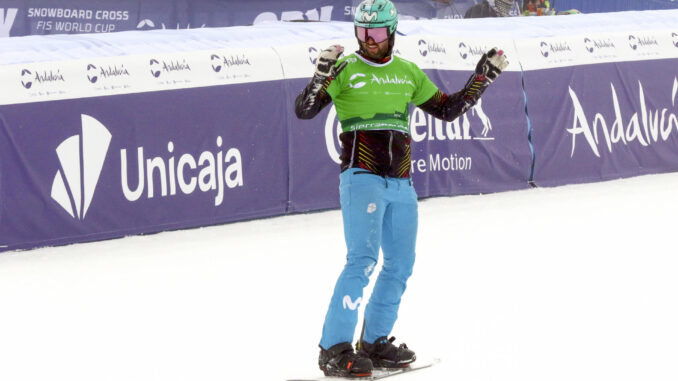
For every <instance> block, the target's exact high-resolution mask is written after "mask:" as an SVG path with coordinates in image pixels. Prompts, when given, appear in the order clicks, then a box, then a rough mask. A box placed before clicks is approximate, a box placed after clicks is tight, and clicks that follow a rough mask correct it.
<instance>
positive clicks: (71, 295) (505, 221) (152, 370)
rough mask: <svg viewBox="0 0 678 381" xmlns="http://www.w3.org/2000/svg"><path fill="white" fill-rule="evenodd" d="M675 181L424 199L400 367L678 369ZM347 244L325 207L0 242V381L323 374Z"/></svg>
mask: <svg viewBox="0 0 678 381" xmlns="http://www.w3.org/2000/svg"><path fill="white" fill-rule="evenodd" d="M676 189H678V174H675V173H673V174H663V175H652V176H643V177H637V178H632V179H626V180H617V181H612V182H606V183H600V184H587V185H572V186H566V187H560V188H550V189H533V190H526V191H518V192H507V193H499V194H491V195H482V196H463V197H453V198H435V199H428V200H423V201H422V202H421V203H420V230H419V239H418V257H417V263H416V265H415V269H414V275H413V276H412V278H411V279H410V283H409V289H408V290H407V292H406V293H405V296H404V297H403V302H402V306H401V310H400V319H399V320H398V322H397V323H396V327H395V329H394V332H393V335H395V336H396V337H397V338H398V341H401V340H403V341H406V342H407V343H408V345H409V346H410V347H411V348H413V349H414V350H416V351H417V353H418V355H419V358H420V359H426V358H433V357H440V358H441V359H442V363H441V364H439V365H437V366H435V367H434V368H431V369H428V370H422V371H420V372H417V373H412V374H408V375H403V376H397V379H398V380H401V381H408V380H459V381H462V380H463V381H472V380H503V381H513V380H515V381H532V380H534V381H544V380H548V381H551V380H553V381H555V380H563V381H565V380H567V381H574V380H577V381H580V380H596V381H600V380H615V381H618V380H652V381H661V380H672V381H675V380H677V379H678V324H677V322H678V298H677V296H676V292H677V291H678V256H677V255H676V253H677V252H678V250H676V223H675V216H676V215H678V202H677V201H676ZM344 255H345V252H344V243H343V233H342V230H341V216H340V213H339V212H338V211H328V212H322V213H312V214H303V215H293V216H284V217H278V218H271V219H265V220H257V221H249V222H242V223H234V224H228V225H222V226H214V227H208V228H201V229H192V230H184V231H176V232H168V233H161V234H156V235H149V236H138V237H128V238H124V239H117V240H110V241H104V242H97V243H89V244H78V245H71V246H62V247H56V248H44V249H39V250H33V251H25V252H10V253H4V254H0V380H12V381H14V380H41V381H42V380H45V381H47V380H69V381H76V380H87V381H91V380H121V381H123V380H124V381H127V380H143V381H149V380H162V381H169V380H196V381H197V380H285V379H288V378H306V377H312V376H314V375H318V374H319V371H318V370H317V368H316V358H317V354H318V348H317V342H318V340H319V335H320V331H321V327H322V322H323V317H324V315H325V311H326V308H327V304H328V302H329V297H330V293H331V291H332V288H333V286H334V282H335V280H336V277H337V275H338V274H339V272H340V270H341V267H342V266H343V262H344ZM378 270H379V269H377V271H375V274H374V276H376V274H377V273H378ZM373 280H374V278H373ZM370 290H371V289H368V290H367V292H368V293H369V291H370Z"/></svg>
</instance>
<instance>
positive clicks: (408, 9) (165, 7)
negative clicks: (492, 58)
mask: <svg viewBox="0 0 678 381" xmlns="http://www.w3.org/2000/svg"><path fill="white" fill-rule="evenodd" d="M359 3H360V1H358V0H322V1H317V0H282V1H272V0H257V1H249V0H228V1H211V0H119V1H112V0H66V1H59V2H58V4H57V3H55V2H54V1H52V0H0V37H10V36H11V37H15V36H28V35H44V34H65V33H67V34H72V33H106V32H121V31H125V30H153V29H193V28H210V27H224V26H234V25H252V24H258V23H262V22H267V21H311V22H313V21H332V20H333V21H352V20H353V14H354V13H355V7H356V6H357V5H358V4H359ZM474 4H475V1H474V0H457V1H452V2H449V3H447V2H437V1H428V0H398V1H396V5H397V7H398V12H399V14H400V18H401V20H414V19H433V18H441V19H449V18H463V16H464V13H465V12H466V10H467V9H468V8H469V7H470V6H472V5H474Z"/></svg>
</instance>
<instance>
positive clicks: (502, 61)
mask: <svg viewBox="0 0 678 381" xmlns="http://www.w3.org/2000/svg"><path fill="white" fill-rule="evenodd" d="M508 64H509V62H508V61H507V60H506V56H505V55H504V51H503V50H499V49H498V48H492V49H490V51H489V52H487V53H485V54H483V56H482V57H480V61H478V65H476V74H478V75H482V76H485V77H486V78H487V80H488V81H489V82H490V83H492V82H494V80H495V79H497V77H498V76H499V74H501V72H502V71H504V69H506V67H507V66H508Z"/></svg>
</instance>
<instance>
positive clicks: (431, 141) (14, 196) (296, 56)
mask: <svg viewBox="0 0 678 381" xmlns="http://www.w3.org/2000/svg"><path fill="white" fill-rule="evenodd" d="M677 17H678V11H653V12H627V13H618V14H598V15H578V16H563V17H541V18H538V17H535V18H510V19H478V20H432V21H407V20H404V21H401V23H400V25H399V32H400V35H399V36H398V37H397V39H396V41H397V42H396V51H395V54H397V55H400V56H402V57H404V58H406V59H408V60H411V61H413V62H415V63H416V64H417V65H419V66H420V67H421V68H422V69H424V71H425V72H426V73H427V74H428V75H429V77H430V78H431V79H432V80H433V81H434V82H435V83H436V84H437V85H438V86H439V87H440V89H441V90H443V91H446V92H448V93H449V92H455V91H457V90H459V89H460V88H461V87H463V85H464V84H465V82H466V80H467V78H468V77H469V75H470V73H471V71H472V70H473V69H474V67H475V64H476V62H477V61H478V58H479V57H480V55H481V54H482V53H483V52H485V51H487V50H488V49H490V48H491V47H493V46H498V47H501V48H502V49H504V51H505V52H506V54H507V56H508V58H509V61H510V62H511V64H510V66H509V68H508V70H507V71H506V72H505V73H504V74H502V76H501V77H500V78H499V79H498V80H497V81H496V82H495V83H494V84H492V86H491V87H490V88H489V89H488V90H487V91H486V93H485V94H484V95H483V98H482V101H481V102H479V103H478V104H477V105H476V106H475V107H474V108H473V109H471V110H469V111H468V112H467V113H466V114H465V115H464V116H462V117H460V118H459V119H457V120H456V121H454V122H442V121H440V120H436V119H434V118H432V117H430V116H429V115H427V114H425V113H423V112H422V111H421V110H419V109H417V108H412V109H411V110H410V129H411V135H412V140H413V152H412V174H413V179H414V182H415V186H416V189H417V192H418V194H419V196H420V197H430V196H440V195H446V196H450V195H461V194H477V193H489V192H499V191H508V190H516V189H524V188H528V187H530V184H532V185H537V186H555V185H562V184H569V183H581V182H591V181H601V180H606V179H612V178H619V177H624V176H634V175H640V174H646V173H658V172H666V171H675V170H678V117H677V115H678V107H677V105H676V93H677V92H678V28H676V26H675V20H676V18H677ZM352 36H353V27H352V24H350V23H345V22H329V23H302V24H300V23H264V24H259V25H256V26H251V27H232V28H216V29H196V30H181V31H176V30H173V31H170V30H161V31H147V32H134V31H133V32H121V33H111V34H98V35H69V36H64V35H55V36H28V37H20V38H12V39H3V40H0V51H1V52H2V55H1V56H0V83H2V92H0V251H4V250H15V249H27V248H33V247H38V246H46V245H58V244H67V243H74V242H82V241H91V240H99V239H106V238H113V237H120V236H124V235H129V234H143V233H150V232H158V231H163V230H171V229H179V228H188V227H196V226H204V225H210V224H218V223H225V222H232V221H238V220H244V219H251V218H259V217H267V216H274V215H281V214H285V213H292V212H304V211H311V210H320V209H328V208H336V207H338V206H339V205H338V174H339V164H338V162H339V158H338V157H339V149H340V148H339V143H338V134H339V132H340V126H339V123H338V121H337V119H336V112H335V110H334V109H333V108H332V107H327V108H326V109H325V110H323V112H322V113H321V114H320V115H318V116H317V117H316V118H315V119H313V120H310V121H300V120H297V119H296V117H295V115H294V109H293V103H294V99H295V97H296V95H297V94H298V93H299V92H300V91H301V89H302V88H303V87H304V86H305V85H306V83H307V81H308V79H309V78H310V76H311V74H312V73H313V69H314V63H315V59H316V57H317V55H318V52H319V51H320V50H322V49H323V48H324V47H326V46H328V45H330V44H334V43H339V44H342V45H344V46H345V47H346V50H347V51H353V50H355V49H356V42H355V39H354V38H353V37H352ZM351 80H352V81H356V85H358V83H357V82H360V81H364V80H373V79H370V78H353V79H351Z"/></svg>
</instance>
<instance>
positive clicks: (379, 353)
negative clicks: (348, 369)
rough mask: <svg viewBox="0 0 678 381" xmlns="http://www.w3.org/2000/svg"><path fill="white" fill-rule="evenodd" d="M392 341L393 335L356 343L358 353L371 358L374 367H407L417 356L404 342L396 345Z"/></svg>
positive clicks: (393, 339)
mask: <svg viewBox="0 0 678 381" xmlns="http://www.w3.org/2000/svg"><path fill="white" fill-rule="evenodd" d="M394 341H395V337H391V338H390V339H387V338H386V336H382V337H380V338H378V339H377V340H376V341H375V342H374V343H373V344H370V343H368V342H366V341H361V342H359V343H358V344H357V347H358V354H363V355H364V356H366V357H368V358H369V359H370V360H372V364H373V366H374V368H389V369H399V368H407V367H408V366H410V364H411V363H413V362H414V360H416V359H417V356H416V355H415V354H414V352H413V351H412V350H410V349H408V348H407V345H406V344H405V343H403V344H400V345H399V346H397V347H396V346H395V345H393V342H394Z"/></svg>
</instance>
